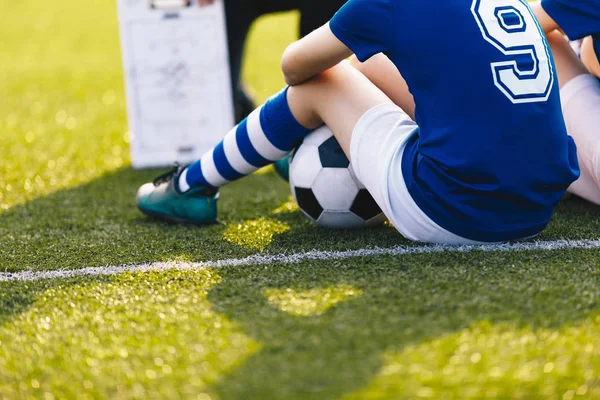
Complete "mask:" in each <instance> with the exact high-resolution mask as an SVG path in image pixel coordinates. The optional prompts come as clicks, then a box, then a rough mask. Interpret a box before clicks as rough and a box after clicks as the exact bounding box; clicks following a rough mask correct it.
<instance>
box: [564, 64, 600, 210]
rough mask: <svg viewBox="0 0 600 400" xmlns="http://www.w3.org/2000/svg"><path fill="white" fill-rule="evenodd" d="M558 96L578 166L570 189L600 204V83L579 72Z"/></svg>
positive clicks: (592, 77)
mask: <svg viewBox="0 0 600 400" xmlns="http://www.w3.org/2000/svg"><path fill="white" fill-rule="evenodd" d="M560 98H561V103H562V108H563V115H564V118H565V122H566V124H567V132H568V133H569V135H571V136H572V137H573V139H574V140H575V144H576V145H577V158H578V159H579V168H580V169H581V177H580V178H579V179H578V180H577V181H575V182H574V183H573V184H572V185H571V187H570V188H569V192H571V193H573V194H576V195H578V196H580V197H583V198H584V199H586V200H588V201H591V202H594V203H596V204H600V159H599V157H600V83H599V82H598V79H597V78H595V77H594V76H592V75H579V76H577V77H575V78H573V79H571V80H570V81H569V82H567V84H566V85H565V86H564V87H563V88H562V89H561V91H560Z"/></svg>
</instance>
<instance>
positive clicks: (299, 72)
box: [281, 24, 352, 86]
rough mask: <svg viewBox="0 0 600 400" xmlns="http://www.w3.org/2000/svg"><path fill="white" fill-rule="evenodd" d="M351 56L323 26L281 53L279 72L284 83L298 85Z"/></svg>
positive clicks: (325, 26) (327, 27)
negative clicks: (281, 73)
mask: <svg viewBox="0 0 600 400" xmlns="http://www.w3.org/2000/svg"><path fill="white" fill-rule="evenodd" d="M350 55H352V51H351V50H350V49H349V48H348V47H346V45H344V44H343V43H342V42H341V41H340V40H339V39H338V38H337V37H335V35H334V34H333V32H331V29H330V28H329V24H325V25H323V26H322V27H320V28H319V29H317V30H315V31H314V32H312V33H310V34H309V35H307V36H306V37H304V38H302V39H300V40H298V41H297V42H295V43H292V44H291V45H290V46H288V48H287V49H286V50H285V52H284V53H283V57H282V59H281V70H282V71H283V76H284V78H285V82H286V83H287V84H288V85H290V86H294V85H298V84H300V83H302V82H304V81H306V80H308V79H310V78H312V77H313V76H315V75H317V74H319V73H320V72H323V71H325V70H326V69H329V68H331V67H333V66H334V65H336V64H338V63H339V62H340V61H342V60H344V59H346V58H348V57H349V56H350Z"/></svg>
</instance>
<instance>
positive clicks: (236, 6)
mask: <svg viewBox="0 0 600 400" xmlns="http://www.w3.org/2000/svg"><path fill="white" fill-rule="evenodd" d="M345 2H346V0H225V14H226V18H227V36H228V41H229V63H230V68H231V83H232V86H233V98H234V104H235V117H236V120H237V121H239V120H241V119H243V118H244V117H245V116H246V115H247V114H248V113H249V112H250V111H252V109H253V108H254V104H253V103H252V100H250V99H249V98H248V96H247V95H246V94H245V93H244V91H243V88H242V83H241V71H242V59H243V55H244V43H245V42H246V36H247V35H248V31H249V29H250V26H251V25H252V23H253V22H254V20H256V19H257V18H258V17H260V16H261V15H264V14H269V13H273V12H279V11H289V10H299V11H300V13H301V19H300V32H299V34H300V36H306V35H307V34H309V33H310V32H312V31H313V30H315V29H317V28H319V27H320V26H321V25H323V24H325V23H326V22H327V21H329V20H330V19H331V17H332V16H333V14H335V13H336V11H337V10H338V9H339V8H340V7H341V6H342V5H343V4H344V3H345Z"/></svg>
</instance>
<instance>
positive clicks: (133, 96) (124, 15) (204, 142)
mask: <svg viewBox="0 0 600 400" xmlns="http://www.w3.org/2000/svg"><path fill="white" fill-rule="evenodd" d="M117 2H118V3H117V4H118V12H119V25H120V33H121V50H122V54H123V68H124V77H125V89H126V97H127V116H128V120H129V130H130V132H131V157H132V165H133V167H134V168H149V167H162V166H166V165H170V164H172V163H174V162H175V161H178V162H180V163H182V164H186V163H189V162H192V161H194V160H196V159H198V158H200V156H201V155H202V154H203V153H204V152H205V151H206V150H209V149H210V148H211V147H212V146H214V145H216V144H217V143H218V142H219V141H220V140H221V139H222V138H223V136H224V135H225V133H227V131H228V130H230V129H231V127H232V126H233V123H234V117H233V102H232V99H231V82H230V75H229V60H228V53H227V33H226V27H225V13H224V9H223V1H222V0H217V1H216V2H215V3H214V4H212V5H210V6H206V7H200V6H199V5H198V0H193V1H192V0H117Z"/></svg>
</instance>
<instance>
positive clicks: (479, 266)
mask: <svg viewBox="0 0 600 400" xmlns="http://www.w3.org/2000/svg"><path fill="white" fill-rule="evenodd" d="M0 5H2V6H4V10H5V14H4V17H3V18H2V23H0V38H2V45H1V46H0V60H1V62H0V269H1V270H2V271H3V273H7V272H13V273H19V272H22V271H27V270H32V271H53V270H61V269H69V270H76V269H81V268H85V267H103V266H119V265H125V264H126V265H140V264H144V263H157V262H177V263H180V264H179V265H181V266H185V265H189V264H186V263H190V262H203V261H211V260H223V259H231V258H242V257H247V256H251V255H256V254H264V255H278V254H292V253H301V252H305V251H310V250H313V249H316V250H321V251H328V250H349V249H354V250H356V249H363V248H374V247H381V248H389V247H393V246H414V245H411V244H410V243H408V242H407V241H405V240H403V239H402V238H401V237H400V236H399V234H397V233H396V232H395V231H394V229H393V228H391V227H389V226H385V227H382V228H378V229H374V230H368V231H359V232H356V231H355V232H344V231H335V232H332V231H328V230H324V229H321V228H317V227H315V226H313V225H312V224H311V223H309V222H308V221H307V220H306V219H305V218H304V217H303V216H302V215H301V214H300V212H299V211H298V210H297V209H296V208H295V206H294V204H293V201H292V200H291V199H290V194H289V189H288V188H287V186H286V184H285V183H284V182H283V181H281V180H280V179H279V178H278V177H277V176H276V175H275V174H274V173H273V172H272V170H271V169H266V170H262V171H260V173H258V174H255V175H254V176H252V177H249V178H247V179H244V180H242V181H239V182H237V183H234V184H232V185H230V186H228V187H226V188H225V189H224V190H223V191H222V194H221V203H220V210H221V211H220V221H221V223H220V224H218V225H215V226H211V227H206V228H196V227H184V226H174V225H167V224H162V223H157V222H154V221H151V220H148V219H147V218H145V217H143V216H142V215H141V214H140V213H139V212H138V211H137V210H136V208H135V205H134V196H135V192H136V190H137V187H138V186H139V185H141V184H142V183H144V182H146V181H148V180H150V179H152V178H153V177H154V176H155V175H156V174H157V172H159V171H133V170H132V169H131V168H130V167H129V164H130V160H129V148H128V134H127V122H126V110H125V100H124V93H123V81H122V72H121V62H120V53H119V41H118V31H117V23H116V11H115V7H114V1H108V0H88V1H85V2H81V1H75V0H62V1H60V2H49V1H41V0H23V1H20V2H9V1H8V0H0ZM7 10H8V11H7ZM296 24H297V15H295V14H286V15H280V16H276V17H270V18H265V19H262V20H261V21H260V23H259V24H258V25H257V26H256V28H255V30H254V31H253V34H252V37H251V43H250V51H249V55H248V56H249V57H248V61H249V62H248V63H247V69H246V71H245V77H246V80H247V81H248V83H249V84H250V85H251V86H252V88H253V89H254V92H255V94H256V96H257V98H258V99H259V100H264V99H265V98H266V97H267V96H269V95H270V94H271V93H273V92H274V91H276V90H278V89H279V88H280V87H281V86H282V85H283V81H282V79H281V75H280V72H279V71H278V59H279V55H280V54H281V52H282V51H283V49H284V48H285V46H286V44H287V43H289V42H290V41H291V40H293V38H294V32H295V30H296ZM599 216H600V209H598V207H595V206H592V205H590V204H588V203H586V202H583V201H581V200H577V199H573V200H569V201H566V202H564V203H563V204H561V205H560V206H559V208H558V210H557V212H556V216H555V218H554V219H553V221H552V223H551V225H550V227H549V228H548V230H547V231H546V232H544V234H543V235H542V236H541V237H540V238H539V239H540V240H543V241H549V242H552V241H556V240H595V239H597V238H599V237H600V219H599V218H598V217H599ZM596 247H597V246H596ZM599 340H600V251H599V250H598V249H595V248H590V249H574V248H569V246H566V247H565V248H563V249H561V250H544V249H538V250H533V251H523V252H518V251H513V252H500V251H491V252H484V251H480V250H476V251H472V252H462V253H458V252H438V253H432V254H405V255H399V256H389V255H387V256H378V257H356V258H348V259H332V260H318V261H307V260H306V261H302V262H300V263H294V264H290V263H286V262H283V261H281V262H274V263H267V264H257V265H242V266H228V267H222V268H193V269H189V268H188V269H183V270H182V269H171V270H168V271H151V272H139V271H137V272H126V273H122V274H118V275H114V276H103V275H99V276H88V277H82V276H79V277H71V278H64V279H37V280H34V281H4V282H1V281H0V398H2V399H15V398H42V399H59V398H77V399H80V398H81V399H85V398H109V399H131V398H140V399H142V398H153V399H162V398H186V399H199V400H209V399H212V400H216V399H223V400H226V399H414V398H432V399H440V398H443V399H480V398H518V399H538V398H540V399H541V398H544V399H546V398H547V399H564V400H570V399H578V398H600V341H599Z"/></svg>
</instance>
